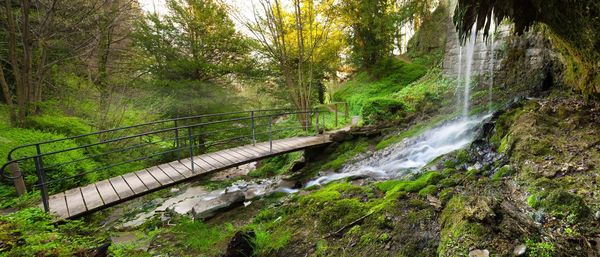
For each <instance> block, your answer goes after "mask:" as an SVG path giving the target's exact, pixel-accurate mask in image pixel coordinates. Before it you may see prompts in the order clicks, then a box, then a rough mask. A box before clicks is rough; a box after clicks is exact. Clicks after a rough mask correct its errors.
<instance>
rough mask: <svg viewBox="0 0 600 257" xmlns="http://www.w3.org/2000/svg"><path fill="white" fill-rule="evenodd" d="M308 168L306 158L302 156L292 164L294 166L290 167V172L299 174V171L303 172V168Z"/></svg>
mask: <svg viewBox="0 0 600 257" xmlns="http://www.w3.org/2000/svg"><path fill="white" fill-rule="evenodd" d="M305 166H306V160H305V158H304V156H302V157H301V158H300V159H298V160H296V161H294V163H292V166H291V167H290V170H289V171H290V172H292V173H293V172H297V171H299V170H301V169H302V168H304V167H305Z"/></svg>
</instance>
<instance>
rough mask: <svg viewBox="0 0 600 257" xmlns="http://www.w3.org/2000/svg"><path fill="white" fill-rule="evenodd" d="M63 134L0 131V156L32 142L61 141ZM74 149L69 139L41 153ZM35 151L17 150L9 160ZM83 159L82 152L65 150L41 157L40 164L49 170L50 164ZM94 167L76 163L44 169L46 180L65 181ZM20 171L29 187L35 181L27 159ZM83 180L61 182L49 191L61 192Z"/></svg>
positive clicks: (92, 164) (90, 164) (75, 145)
mask: <svg viewBox="0 0 600 257" xmlns="http://www.w3.org/2000/svg"><path fill="white" fill-rule="evenodd" d="M63 137H64V136H63V135H58V134H54V133H49V132H41V131H38V130H32V129H22V128H9V129H5V130H2V131H0V156H3V157H5V156H8V153H9V151H10V150H11V149H13V148H14V147H17V146H20V145H25V144H31V143H36V142H43V141H48V140H53V139H59V138H63ZM73 147H77V144H76V143H75V142H73V141H71V140H66V141H60V142H55V143H50V144H46V145H43V146H42V147H41V148H42V152H43V153H49V152H54V151H59V150H63V149H69V148H73ZM35 155H36V150H35V147H28V148H24V149H20V150H17V151H16V152H14V154H13V159H17V158H20V157H25V156H35ZM84 157H85V152H84V151H83V150H75V151H67V152H64V153H59V154H52V155H48V156H44V157H43V162H44V165H45V166H46V167H51V165H52V164H59V163H67V162H71V161H74V160H79V159H81V158H84ZM0 163H2V162H0ZM2 164H3V163H2ZM95 166H96V163H95V162H94V161H91V160H84V161H77V162H73V163H70V164H66V165H61V166H58V167H55V168H48V169H46V173H47V177H48V179H60V178H65V177H67V176H73V175H76V174H79V173H80V172H84V171H89V170H91V169H92V168H93V167H95ZM20 168H21V171H22V172H23V173H24V174H25V182H26V183H27V184H29V185H31V184H33V183H34V182H35V181H37V176H36V171H35V165H34V163H33V160H28V161H25V162H23V163H21V164H20ZM85 182H86V181H85V180H81V179H77V180H73V179H70V180H65V181H64V182H63V183H60V185H56V186H55V187H51V188H50V189H51V191H52V192H56V191H59V190H61V189H65V188H70V187H73V186H75V185H81V184H83V183H85Z"/></svg>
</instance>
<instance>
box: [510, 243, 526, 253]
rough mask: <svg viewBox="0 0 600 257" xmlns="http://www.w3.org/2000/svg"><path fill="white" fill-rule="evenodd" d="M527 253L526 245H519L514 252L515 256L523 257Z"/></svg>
mask: <svg viewBox="0 0 600 257" xmlns="http://www.w3.org/2000/svg"><path fill="white" fill-rule="evenodd" d="M526 251H527V247H526V246H525V245H524V244H520V245H517V247H515V250H513V254H514V255H515V256H523V255H525V252H526Z"/></svg>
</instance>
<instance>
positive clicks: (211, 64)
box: [133, 0, 252, 81]
mask: <svg viewBox="0 0 600 257" xmlns="http://www.w3.org/2000/svg"><path fill="white" fill-rule="evenodd" d="M167 8H168V9H169V12H168V13H167V14H166V15H164V16H159V15H157V14H147V16H146V17H145V18H144V19H142V20H141V21H139V22H137V23H136V26H135V33H134V35H133V38H134V42H135V44H136V45H137V46H138V47H139V48H140V49H142V50H143V52H144V53H145V54H146V55H147V56H148V57H149V58H150V60H152V61H151V62H149V63H148V64H149V65H150V69H151V71H152V73H153V74H156V75H158V77H160V78H164V79H167V80H171V81H185V80H191V79H196V80H200V81H207V80H211V79H216V78H220V77H223V76H225V75H227V74H231V73H233V72H237V73H242V72H245V71H248V70H251V68H252V66H251V62H250V59H249V58H248V57H249V52H250V42H249V41H248V40H247V39H246V38H245V37H244V36H243V35H241V34H240V33H238V32H237V31H236V29H235V25H234V23H233V21H232V20H231V19H230V18H229V16H228V15H227V10H226V8H227V7H226V6H225V5H224V4H221V3H220V2H218V1H201V0H188V1H169V2H168V3H167Z"/></svg>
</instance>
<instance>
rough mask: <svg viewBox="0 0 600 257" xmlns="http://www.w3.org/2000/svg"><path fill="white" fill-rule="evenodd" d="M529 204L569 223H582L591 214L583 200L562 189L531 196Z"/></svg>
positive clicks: (528, 200) (528, 199)
mask: <svg viewBox="0 0 600 257" xmlns="http://www.w3.org/2000/svg"><path fill="white" fill-rule="evenodd" d="M527 204H528V205H529V206H530V207H532V208H536V209H543V210H545V211H546V212H548V213H549V214H551V215H552V216H555V217H557V218H559V219H563V220H566V221H567V222H569V223H577V222H580V221H582V220H584V219H586V218H588V217H589V215H590V213H591V211H590V208H589V207H588V206H587V205H586V204H585V201H584V200H583V198H581V197H580V196H578V195H575V194H572V193H569V192H566V191H563V190H560V189H558V190H553V191H550V192H542V193H538V194H534V195H531V196H529V197H528V198H527Z"/></svg>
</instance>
